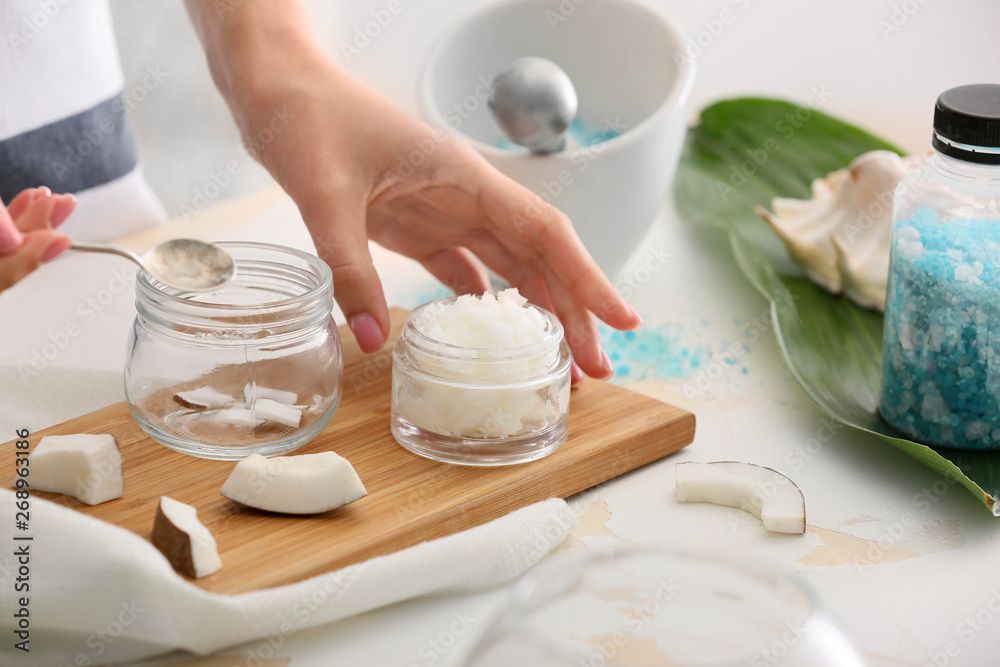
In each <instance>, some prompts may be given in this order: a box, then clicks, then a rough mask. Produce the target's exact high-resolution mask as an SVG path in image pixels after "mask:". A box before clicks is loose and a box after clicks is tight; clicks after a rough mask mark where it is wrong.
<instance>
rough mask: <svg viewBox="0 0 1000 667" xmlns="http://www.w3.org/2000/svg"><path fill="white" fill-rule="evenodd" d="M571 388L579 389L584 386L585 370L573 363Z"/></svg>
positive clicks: (570, 370) (570, 368)
mask: <svg viewBox="0 0 1000 667" xmlns="http://www.w3.org/2000/svg"><path fill="white" fill-rule="evenodd" d="M569 378H570V381H569V386H571V387H579V386H580V385H581V384H583V369H582V368H580V367H579V366H577V365H576V362H575V361H574V362H572V363H571V364H570V366H569Z"/></svg>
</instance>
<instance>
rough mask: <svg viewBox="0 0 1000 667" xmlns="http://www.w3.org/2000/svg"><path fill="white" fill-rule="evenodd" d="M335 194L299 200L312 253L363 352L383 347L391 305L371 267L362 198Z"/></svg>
mask: <svg viewBox="0 0 1000 667" xmlns="http://www.w3.org/2000/svg"><path fill="white" fill-rule="evenodd" d="M338 194H339V193H333V194H331V195H329V196H324V197H318V198H316V199H314V201H312V202H303V203H299V210H300V212H301V213H302V218H303V220H305V223H306V226H307V227H308V228H309V232H310V234H311V235H312V237H313V242H314V243H315V244H316V252H317V253H318V254H319V256H320V258H321V259H322V260H323V261H325V262H326V263H327V264H328V265H329V266H330V270H331V271H332V272H333V288H334V289H333V295H334V298H335V299H336V300H337V303H338V304H339V305H340V308H341V310H343V311H344V316H345V317H346V318H347V323H348V325H349V326H350V328H351V331H352V332H353V333H354V337H355V338H356V339H357V341H358V345H359V346H360V347H361V349H362V350H363V351H364V352H366V353H367V352H375V351H376V350H379V349H381V348H382V346H383V345H384V344H385V341H386V338H387V337H388V335H389V310H388V308H387V307H386V304H385V295H384V293H383V291H382V282H381V281H380V280H379V277H378V274H377V273H376V272H375V266H374V265H373V264H372V258H371V253H369V251H368V236H367V233H366V228H365V215H366V206H365V202H364V201H363V200H360V199H359V200H356V201H355V200H354V199H350V198H348V197H339V196H337V195H338Z"/></svg>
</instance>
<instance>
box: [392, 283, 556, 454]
mask: <svg viewBox="0 0 1000 667" xmlns="http://www.w3.org/2000/svg"><path fill="white" fill-rule="evenodd" d="M569 367H570V355H569V349H568V347H567V346H566V344H565V342H564V341H563V330H562V326H561V325H560V324H559V321H558V320H557V319H556V318H555V316H553V315H552V314H551V313H549V312H547V311H545V310H542V309H540V308H537V307H536V306H533V305H530V304H528V303H527V300H526V299H525V298H524V297H522V296H521V295H520V294H519V293H518V292H517V290H516V289H509V290H504V291H503V292H500V294H499V295H497V296H496V297H494V296H493V295H492V294H485V295H483V296H482V297H476V296H473V295H465V296H460V297H453V298H450V299H442V300H440V301H435V302H432V303H429V304H425V305H423V306H421V307H419V308H417V309H416V310H414V311H413V312H412V313H411V314H410V317H409V318H408V319H407V323H406V325H405V326H404V328H403V334H402V336H401V338H400V340H399V342H397V344H396V347H395V349H394V353H393V393H392V408H393V416H392V430H393V435H395V436H396V439H397V440H398V441H399V442H400V443H401V444H403V446H405V447H407V448H409V449H411V450H412V451H415V452H417V453H419V454H422V455H424V456H429V457H430V458H434V459H437V460H446V461H450V462H455V463H467V464H472V465H501V464H504V463H516V462H520V461H524V460H532V459H534V458H540V457H541V456H544V455H545V454H547V453H549V452H551V451H554V449H555V448H556V447H558V445H559V444H561V443H562V441H564V440H565V435H566V415H567V413H568V409H569V387H570V377H569ZM546 448H548V449H546ZM543 450H544V451H543Z"/></svg>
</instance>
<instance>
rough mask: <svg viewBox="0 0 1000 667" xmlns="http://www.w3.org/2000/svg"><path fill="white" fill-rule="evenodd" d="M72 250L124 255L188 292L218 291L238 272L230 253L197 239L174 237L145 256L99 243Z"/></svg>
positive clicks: (158, 278) (74, 247) (150, 272)
mask: <svg viewBox="0 0 1000 667" xmlns="http://www.w3.org/2000/svg"><path fill="white" fill-rule="evenodd" d="M70 249H72V250H79V251H83V252H103V253H108V254H112V255H119V256H121V257H125V258H127V259H130V260H132V261H133V262H135V263H136V264H138V265H139V266H140V267H141V268H142V270H143V271H145V272H146V273H148V274H149V275H151V276H152V277H154V278H156V279H157V280H159V281H160V282H162V283H164V284H165V285H168V286H170V287H174V288H176V289H180V290H185V291H189V292H210V291H213V290H217V289H219V288H221V287H223V286H224V285H225V284H226V283H228V282H229V281H230V280H232V279H233V277H234V276H235V275H236V263H235V262H233V258H232V256H231V255H230V254H229V253H228V252H226V251H225V250H223V249H222V248H220V247H219V246H217V245H216V244H214V243H210V242H208V241H200V240H198V239H171V240H169V241H164V242H163V243H160V244H159V245H155V246H153V247H152V248H150V249H149V250H147V251H146V252H144V253H143V254H142V255H138V254H136V253H134V252H132V251H131V250H126V249H125V248H119V247H116V246H110V245H103V244H96V243H73V244H72V245H70Z"/></svg>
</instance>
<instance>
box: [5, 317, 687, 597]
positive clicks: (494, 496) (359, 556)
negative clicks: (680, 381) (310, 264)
mask: <svg viewBox="0 0 1000 667" xmlns="http://www.w3.org/2000/svg"><path fill="white" fill-rule="evenodd" d="M405 315H406V313H405V311H402V310H398V309H396V310H393V311H392V320H393V332H392V335H390V337H389V340H390V341H394V340H395V338H396V337H397V336H398V333H399V329H400V327H401V325H402V322H403V320H404V319H405ZM341 336H342V338H343V341H344V361H345V371H344V373H345V385H344V398H343V401H342V403H341V405H340V408H339V410H338V411H337V414H336V415H335V416H334V418H333V421H332V422H331V423H330V425H329V426H328V427H327V428H326V430H324V431H323V433H322V434H321V435H320V436H319V437H317V438H316V439H315V440H313V441H312V442H310V443H308V444H307V445H305V446H304V447H302V448H301V449H298V450H296V452H295V454H308V453H314V452H321V451H327V450H333V451H335V452H337V453H338V454H340V455H341V456H344V457H345V458H347V459H348V460H349V461H350V462H351V463H352V464H353V465H354V467H355V469H356V470H357V471H358V474H359V475H360V476H361V479H362V481H363V482H364V484H365V486H366V487H367V489H368V495H367V496H366V497H364V498H362V499H361V500H358V501H357V502H355V503H352V504H350V505H348V506H346V507H343V508H340V509H337V510H333V511H331V512H327V513H325V514H321V515H316V516H309V517H294V516H284V515H275V514H269V513H267V512H261V511H257V510H252V509H247V508H244V507H241V506H240V505H238V504H237V503H235V502H233V501H231V500H229V499H227V498H225V497H223V496H222V495H221V494H220V493H219V489H220V488H221V487H222V484H223V482H224V481H225V480H226V478H227V477H228V476H229V473H230V471H231V470H232V468H233V466H234V465H235V464H234V463H233V462H226V461H208V460H204V459H197V458H192V457H190V456H185V455H183V454H178V453H176V452H174V451H172V450H170V449H167V448H166V447H163V446H162V445H159V444H158V443H156V442H154V441H153V440H151V439H150V438H149V437H147V436H146V434H145V433H144V432H143V431H142V430H141V429H140V428H139V426H138V424H136V422H135V421H134V420H133V418H132V416H131V414H130V413H129V410H128V407H127V406H126V405H125V403H118V404H115V405H112V406H109V407H107V408H104V409H102V410H98V411H96V412H92V413H90V414H87V415H84V416H81V417H78V418H76V419H72V420H70V421H68V422H64V423H62V424H59V425H57V426H53V427H51V428H48V429H45V430H43V431H39V432H37V433H32V434H31V436H30V441H31V447H32V448H34V446H35V445H37V443H38V441H39V439H40V438H41V437H42V436H45V435H50V434H70V433H111V434H113V435H114V436H115V437H116V438H117V440H118V445H119V447H120V448H121V452H122V460H123V466H124V470H125V495H124V497H122V498H119V499H117V500H112V501H109V502H106V503H103V504H101V505H96V506H92V507H91V506H87V505H84V504H82V503H80V502H79V501H77V500H76V499H75V498H71V497H69V496H62V495H58V494H51V493H43V492H34V494H35V495H37V496H38V497H40V498H46V499H48V500H52V501H54V502H56V503H59V504H61V505H64V506H66V507H71V508H73V509H75V510H78V511H80V512H83V513H85V514H89V515H91V516H94V517H97V518H99V519H102V520H104V521H108V522H110V523H113V524H117V525H119V526H122V527H124V528H126V529H128V530H131V531H132V532H134V533H136V534H138V535H140V536H141V537H143V538H145V539H149V537H150V534H151V532H152V528H153V517H154V515H155V513H156V506H157V502H158V500H159V497H160V496H161V495H169V496H170V497H172V498H174V499H176V500H179V501H181V502H184V503H188V504H190V505H193V506H195V507H196V508H197V509H198V516H199V518H200V519H201V520H202V522H203V523H204V524H205V525H207V526H208V527H209V529H210V530H211V531H212V533H213V534H214V535H215V538H216V541H217V542H218V545H219V552H220V555H221V556H222V562H223V568H222V570H220V571H219V572H217V573H216V574H214V575H212V576H209V577H205V578H203V579H200V580H197V581H196V582H195V583H196V584H197V585H198V586H201V587H202V588H204V589H206V590H209V591H215V592H218V593H241V592H246V591H252V590H259V589H264V588H270V587H273V586H280V585H284V584H289V583H293V582H296V581H301V580H303V579H306V578H308V577H311V576H314V575H318V574H322V573H324V572H330V571H333V570H336V569H338V568H341V567H344V566H347V565H351V564H353V563H358V562H361V561H364V560H366V559H368V558H371V557H373V556H379V555H383V554H388V553H392V552H394V551H398V550H400V549H403V548H405V547H409V546H412V545H414V544H418V543H420V542H423V541H426V540H431V539H435V538H438V537H443V536H446V535H450V534H453V533H456V532H459V531H462V530H465V529H467V528H471V527H473V526H477V525H480V524H483V523H486V522H487V521H490V520H492V519H495V518H498V517H500V516H503V515H504V514H507V513H509V512H511V511H513V510H515V509H518V508H521V507H525V506H527V505H530V504H532V503H535V502H537V501H540V500H544V499H546V498H551V497H553V496H557V497H561V498H565V497H568V496H570V495H573V494H574V493H578V492H580V491H582V490H584V489H587V488H589V487H591V486H594V485H595V484H599V483H601V482H603V481H606V480H608V479H610V478H612V477H615V476H617V475H620V474H622V473H624V472H627V471H629V470H632V469H634V468H638V467H639V466H642V465H644V464H646V463H649V462H651V461H654V460H656V459H659V458H661V457H663V456H666V455H667V454H670V453H673V452H675V451H677V450H679V449H681V448H682V447H684V446H685V445H687V444H688V443H690V442H691V441H692V440H693V439H694V430H695V419H694V415H693V414H691V413H689V412H686V411H684V410H682V409H680V408H677V407H674V406H671V405H668V404H666V403H662V402H660V401H657V400H655V399H652V398H649V397H647V396H643V395H642V394H637V393H635V392H632V391H629V390H627V389H623V388H621V387H617V386H614V385H611V384H608V383H606V382H601V381H597V380H588V381H586V382H585V383H584V384H583V386H582V387H581V388H579V389H575V390H573V393H572V397H571V402H570V415H569V438H568V440H567V442H566V444H564V445H563V446H562V447H561V448H560V449H559V450H558V451H556V452H555V453H554V454H552V455H551V456H548V457H547V458H544V459H540V460H538V461H534V462H531V463H526V464H520V465H514V466H505V467H498V468H473V467H467V466H456V465H449V464H445V463H438V462H436V461H431V460H428V459H424V458H421V457H419V456H416V455H415V454H412V453H410V452H409V451H408V450H406V449H404V448H403V447H401V446H400V445H399V444H398V443H396V441H395V440H394V439H393V437H392V435H391V433H390V432H389V391H390V380H391V375H392V370H391V363H390V362H391V345H388V344H387V345H386V347H385V348H384V349H383V350H382V351H380V352H378V353H376V354H374V355H370V356H365V355H363V354H362V353H361V351H360V350H359V349H358V347H357V345H356V344H355V343H354V339H353V336H351V334H350V332H347V331H344V330H342V331H341ZM0 451H2V453H3V455H4V456H6V457H7V458H10V459H12V458H13V452H14V441H10V442H7V443H5V444H3V445H2V446H0ZM0 483H3V484H5V485H8V486H9V485H11V484H12V483H13V476H12V475H11V474H9V473H5V476H4V478H3V479H2V480H0Z"/></svg>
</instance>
